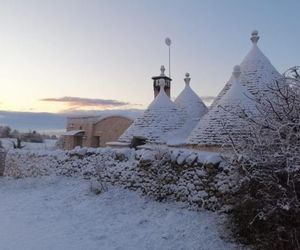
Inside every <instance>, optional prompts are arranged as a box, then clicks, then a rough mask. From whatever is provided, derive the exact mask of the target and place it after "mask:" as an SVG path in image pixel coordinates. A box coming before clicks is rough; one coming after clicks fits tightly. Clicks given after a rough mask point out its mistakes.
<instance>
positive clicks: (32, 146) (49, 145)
mask: <svg viewBox="0 0 300 250" xmlns="http://www.w3.org/2000/svg"><path fill="white" fill-rule="evenodd" d="M0 141H1V142H2V146H3V147H4V148H5V149H7V150H9V149H12V148H13V143H17V140H16V139H12V138H1V139H0ZM56 142H57V140H44V142H43V143H33V142H23V141H22V143H21V144H22V146H24V148H23V149H26V150H54V149H55V143H56Z"/></svg>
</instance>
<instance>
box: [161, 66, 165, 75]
mask: <svg viewBox="0 0 300 250" xmlns="http://www.w3.org/2000/svg"><path fill="white" fill-rule="evenodd" d="M165 70H166V68H165V66H164V65H162V66H161V67H160V76H165Z"/></svg>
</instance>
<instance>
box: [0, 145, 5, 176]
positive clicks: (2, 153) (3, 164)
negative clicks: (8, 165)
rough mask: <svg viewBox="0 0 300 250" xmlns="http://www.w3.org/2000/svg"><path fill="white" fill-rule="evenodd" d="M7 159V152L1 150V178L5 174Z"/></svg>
mask: <svg viewBox="0 0 300 250" xmlns="http://www.w3.org/2000/svg"><path fill="white" fill-rule="evenodd" d="M5 158H6V150H5V149H3V148H0V176H2V175H3V173H4V168H5Z"/></svg>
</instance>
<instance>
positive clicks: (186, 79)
mask: <svg viewBox="0 0 300 250" xmlns="http://www.w3.org/2000/svg"><path fill="white" fill-rule="evenodd" d="M190 81H191V78H190V74H189V73H186V74H185V78H184V82H185V85H186V86H189V85H190Z"/></svg>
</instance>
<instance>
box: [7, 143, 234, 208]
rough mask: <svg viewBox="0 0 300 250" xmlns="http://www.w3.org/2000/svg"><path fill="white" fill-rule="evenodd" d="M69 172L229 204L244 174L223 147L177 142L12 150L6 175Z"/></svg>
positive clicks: (159, 195)
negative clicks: (229, 162)
mask: <svg viewBox="0 0 300 250" xmlns="http://www.w3.org/2000/svg"><path fill="white" fill-rule="evenodd" d="M50 174H56V175H65V176H78V177H84V178H89V179H97V180H100V181H102V182H103V183H109V184H113V185H118V186H122V187H124V188H128V189H131V190H135V191H138V192H140V193H142V194H145V195H147V196H150V197H152V198H154V199H156V200H172V201H178V202H183V203H184V204H186V205H188V206H189V207H191V208H193V209H201V208H205V209H209V210H218V209H228V208H229V207H230V206H229V205H230V199H231V193H232V191H233V189H234V186H235V183H236V181H237V180H238V174H237V173H236V171H234V169H231V168H230V167H227V166H226V164H224V163H223V162H222V158H221V156H220V155H219V154H217V153H207V152H197V151H192V150H186V149H177V148H173V149H170V148H155V149H152V150H145V149H143V150H137V151H135V150H134V149H112V148H98V149H86V148H81V149H76V150H72V151H68V152H65V151H55V152H30V151H25V150H13V151H10V152H9V153H8V155H7V160H6V169H5V175H6V176H15V177H26V176H40V175H50Z"/></svg>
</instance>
